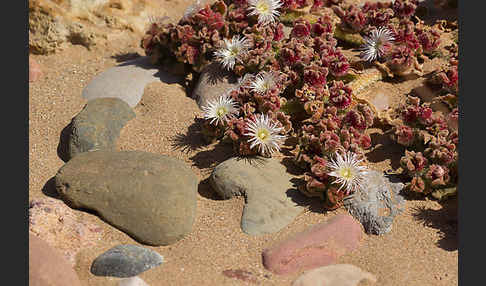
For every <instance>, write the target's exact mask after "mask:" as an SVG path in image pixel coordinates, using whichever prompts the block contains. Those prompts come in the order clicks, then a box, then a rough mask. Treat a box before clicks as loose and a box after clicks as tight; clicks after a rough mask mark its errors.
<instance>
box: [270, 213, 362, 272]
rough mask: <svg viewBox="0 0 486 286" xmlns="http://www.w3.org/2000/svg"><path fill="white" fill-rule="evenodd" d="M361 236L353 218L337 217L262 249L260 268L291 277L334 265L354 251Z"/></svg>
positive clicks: (348, 216)
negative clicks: (301, 271) (261, 264)
mask: <svg viewBox="0 0 486 286" xmlns="http://www.w3.org/2000/svg"><path fill="white" fill-rule="evenodd" d="M363 235H364V233H363V230H362V226H361V225H360V224H359V222H358V221H356V220H355V219H354V218H353V217H352V216H350V215H348V214H341V215H336V216H334V217H332V218H330V219H329V220H327V221H325V222H323V223H319V224H316V225H313V226H311V227H310V228H308V229H307V230H305V231H303V232H299V233H296V234H294V235H293V236H291V237H289V238H287V239H284V240H282V241H280V242H279V243H277V244H275V245H273V246H271V247H269V248H267V249H265V250H264V251H263V253H262V258H263V266H264V267H265V268H266V269H268V270H270V271H272V272H273V273H275V274H290V273H295V272H297V271H299V270H308V269H312V268H316V267H321V266H325V265H329V264H334V263H336V261H337V259H338V258H339V257H340V256H342V255H343V254H345V253H347V252H350V251H353V250H355V249H357V248H358V247H359V246H360V244H361V239H362V238H363Z"/></svg>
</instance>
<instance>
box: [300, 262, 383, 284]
mask: <svg viewBox="0 0 486 286" xmlns="http://www.w3.org/2000/svg"><path fill="white" fill-rule="evenodd" d="M364 283H368V284H366V285H372V284H374V283H376V277H375V276H374V275H373V274H371V273H369V272H366V271H363V270H362V269H361V268H359V267H357V266H354V265H351V264H335V265H329V266H323V267H319V268H315V269H312V270H309V271H307V272H304V273H303V274H302V275H300V276H299V277H298V278H297V279H296V280H295V281H294V282H292V286H322V285H335V286H361V285H363V284H364Z"/></svg>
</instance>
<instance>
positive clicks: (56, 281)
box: [29, 233, 81, 286]
mask: <svg viewBox="0 0 486 286" xmlns="http://www.w3.org/2000/svg"><path fill="white" fill-rule="evenodd" d="M29 285H32V286H65V285H70V286H81V282H80V281H79V278H78V275H77V274H76V272H75V271H74V269H72V268H71V265H70V264H69V262H68V261H67V260H66V259H65V258H64V257H63V255H62V254H61V253H60V252H59V251H57V249H55V248H53V247H52V246H50V245H49V244H48V243H47V242H45V241H43V240H42V239H40V238H38V237H37V236H35V235H33V234H32V233H29Z"/></svg>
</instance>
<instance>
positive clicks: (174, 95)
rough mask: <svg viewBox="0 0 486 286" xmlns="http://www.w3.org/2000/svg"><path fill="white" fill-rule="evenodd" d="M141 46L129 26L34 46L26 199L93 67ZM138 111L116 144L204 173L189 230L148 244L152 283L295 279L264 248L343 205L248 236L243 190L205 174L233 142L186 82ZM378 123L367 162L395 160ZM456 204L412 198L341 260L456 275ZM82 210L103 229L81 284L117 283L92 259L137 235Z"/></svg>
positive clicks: (38, 189)
mask: <svg viewBox="0 0 486 286" xmlns="http://www.w3.org/2000/svg"><path fill="white" fill-rule="evenodd" d="M122 39H123V40H122ZM136 53H138V54H140V55H144V53H143V50H141V48H140V47H139V37H138V36H137V35H131V34H127V35H125V36H124V37H120V39H119V40H118V42H117V40H114V41H113V42H112V44H111V45H109V46H101V47H95V48H94V49H93V50H91V51H88V50H87V49H86V48H84V47H82V46H76V45H75V46H70V47H68V48H67V49H65V50H64V51H61V52H58V53H56V54H53V55H47V56H40V55H33V56H32V57H33V58H34V59H35V60H36V61H37V62H38V63H39V64H40V65H41V67H42V69H43V76H42V78H40V79H39V80H38V81H36V82H33V83H30V84H29V200H31V199H34V198H42V197H46V190H45V186H46V185H47V182H48V181H49V180H50V179H51V178H52V177H53V176H55V174H56V172H57V170H58V169H59V168H60V167H61V166H63V164H64V162H63V161H62V160H61V159H60V158H59V157H58V155H57V151H56V150H57V146H58V143H59V136H60V133H61V130H62V129H63V128H64V127H65V126H66V125H68V124H69V122H70V121H71V119H72V118H73V117H74V116H75V115H76V114H77V113H78V112H79V111H81V109H82V108H83V106H84V105H85V104H86V100H85V99H83V98H82V97H81V93H82V89H83V88H84V86H86V84H87V83H88V82H89V80H90V79H91V78H92V77H93V76H95V75H96V74H98V73H100V72H102V71H104V70H106V69H107V68H109V67H111V66H114V65H117V64H119V63H120V62H121V61H123V59H126V58H127V56H123V55H128V56H129V55H133V54H136ZM418 86H421V79H416V80H411V81H404V82H397V81H393V82H380V83H377V84H376V85H374V86H373V87H372V88H371V89H370V90H372V91H373V92H375V91H376V92H383V93H385V94H387V95H388V96H390V97H391V98H392V99H393V100H392V102H396V101H397V99H399V98H403V96H404V95H405V94H407V93H409V92H410V91H411V90H412V89H414V88H416V87H418ZM134 111H135V113H136V118H134V119H133V120H131V121H130V122H128V124H127V125H126V126H125V127H124V128H123V129H122V131H121V134H120V138H119V140H118V149H119V150H142V151H147V152H154V153H159V154H166V155H170V156H174V157H177V158H180V159H182V160H184V161H185V162H187V163H188V164H189V165H191V166H192V169H193V170H194V172H195V173H196V174H197V175H198V177H199V178H200V180H201V183H200V186H199V190H198V192H199V195H198V201H197V217H196V221H195V223H194V227H193V231H192V233H191V234H189V235H188V236H187V237H185V238H184V239H182V240H181V241H179V242H177V243H175V244H173V245H170V246H164V247H151V246H145V247H147V248H150V249H153V250H155V251H157V252H158V253H160V254H161V255H162V256H164V258H165V262H164V263H163V264H162V265H160V266H158V267H155V268H153V269H150V270H148V271H146V272H144V273H142V274H140V275H139V276H140V277H141V278H142V279H144V280H145V281H146V282H147V283H148V284H149V285H152V286H156V285H252V284H250V283H248V282H243V281H241V280H238V279H234V278H228V277H225V276H224V275H223V274H222V271H224V270H227V269H243V270H246V271H250V272H252V273H253V274H254V276H255V277H256V278H257V279H258V281H259V282H258V285H290V283H291V282H292V281H293V280H295V279H296V278H297V276H298V275H300V274H301V273H296V274H293V275H288V276H278V275H274V274H272V273H271V272H269V271H267V270H265V269H264V268H263V266H262V263H261V252H262V250H263V249H264V248H266V247H268V246H271V245H272V244H273V243H274V242H276V241H278V240H280V239H284V238H285V237H286V236H288V235H290V234H292V233H295V232H299V231H302V230H304V229H305V228H307V227H309V226H311V225H313V224H315V223H319V222H322V221H325V220H327V219H329V218H330V217H332V216H334V215H336V214H337V213H340V212H343V210H338V211H335V212H328V213H325V212H323V210H322V209H320V208H319V207H313V208H309V210H307V211H306V212H304V213H303V214H301V215H300V216H298V217H297V218H296V219H295V221H294V222H292V223H291V224H290V225H288V226H287V227H286V228H284V229H282V230H281V231H279V232H278V233H275V234H270V235H264V236H258V237H253V236H248V235H246V234H244V233H243V232H242V231H241V229H240V225H239V224H240V217H241V212H242V209H243V205H244V201H243V198H235V199H230V200H220V199H218V198H217V197H216V196H215V195H214V193H213V191H212V190H211V188H210V187H209V185H208V183H207V180H206V179H207V178H208V176H209V174H210V172H211V170H212V168H213V167H214V166H215V165H217V164H218V163H220V162H222V161H224V160H225V159H227V158H229V157H230V156H231V155H232V152H231V150H230V149H227V148H224V147H221V146H214V145H210V146H204V144H203V143H202V141H201V139H200V137H199V136H198V127H197V125H196V124H195V123H194V117H195V116H196V115H200V114H201V112H200V111H199V109H198V108H197V105H196V103H195V101H194V100H193V99H191V98H190V97H188V96H187V94H186V92H185V90H184V87H183V86H182V85H181V84H167V83H163V82H155V83H152V84H149V85H147V87H146V89H145V93H144V96H143V98H142V101H141V102H140V103H139V104H138V105H137V106H136V107H135V108H134ZM371 132H372V133H374V134H373V135H372V140H373V144H377V145H376V147H375V149H373V150H371V151H370V153H369V159H370V167H371V168H375V169H379V170H388V169H390V168H392V167H393V168H396V167H397V166H398V160H399V158H400V156H401V150H400V148H396V147H393V146H392V145H391V144H392V142H391V141H390V140H389V139H387V137H386V136H384V135H382V134H381V133H382V132H381V131H380V130H379V129H372V130H371ZM399 152H400V153H399ZM43 189H44V191H43ZM316 203H318V202H316ZM450 204H451V206H450V207H448V206H446V207H443V206H442V205H440V204H439V203H437V202H436V201H432V200H428V199H420V198H407V201H406V210H405V212H404V213H403V214H401V215H400V216H398V217H397V218H396V219H395V222H394V224H393V229H392V231H391V232H390V233H388V234H385V235H383V236H374V235H370V236H368V235H366V236H365V239H364V241H363V244H362V246H361V247H360V248H359V249H358V250H357V251H355V252H353V253H349V254H347V255H345V256H343V257H341V258H340V259H339V261H338V262H339V263H350V264H354V265H356V266H358V267H360V268H362V269H363V270H366V271H369V272H371V273H373V274H374V275H376V277H377V278H378V282H377V284H376V285H385V286H388V285H396V286H400V285H404V286H405V285H407V286H410V285H457V284H458V250H457V221H456V218H457V217H456V215H455V214H453V212H455V211H456V208H455V205H456V204H455V203H454V202H451V203H450ZM76 213H77V215H79V217H80V218H81V219H83V220H86V221H89V222H93V223H96V224H98V225H100V226H101V227H102V228H103V239H102V240H101V241H99V243H98V244H97V245H96V247H93V248H91V249H85V250H82V251H81V252H80V253H79V254H78V255H77V257H76V265H75V267H74V268H75V271H76V272H77V274H78V275H79V277H80V279H81V281H82V282H83V283H84V285H93V286H94V285H103V286H105V285H107V286H109V285H116V284H117V281H118V280H119V279H117V278H110V277H97V276H94V275H92V274H91V273H90V271H89V269H90V266H91V262H92V261H93V260H94V259H95V258H96V257H97V256H98V255H99V254H101V253H102V252H104V251H106V250H108V249H109V248H111V247H113V246H116V245H118V244H124V243H130V244H139V243H138V242H136V241H135V240H133V239H132V238H131V237H129V236H128V235H126V234H124V233H123V232H121V231H119V230H117V229H116V228H114V227H111V226H110V225H109V224H107V223H105V222H103V221H102V220H101V219H99V218H98V217H97V216H95V215H93V214H89V213H86V212H82V211H77V210H76ZM65 243H66V244H69V243H70V242H69V241H66V242H65Z"/></svg>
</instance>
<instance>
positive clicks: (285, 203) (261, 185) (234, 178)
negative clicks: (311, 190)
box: [209, 157, 303, 235]
mask: <svg viewBox="0 0 486 286" xmlns="http://www.w3.org/2000/svg"><path fill="white" fill-rule="evenodd" d="M291 179H292V176H291V175H290V174H288V173H287V172H286V169H285V167H284V166H283V165H282V164H280V162H279V161H278V160H277V159H275V158H261V157H256V158H254V159H241V158H231V159H229V160H226V161H224V162H222V163H221V164H219V165H218V166H216V167H215V168H214V170H213V172H212V173H211V175H210V177H209V182H210V184H211V186H212V187H213V189H214V190H215V191H216V192H217V193H218V194H219V195H220V196H221V197H222V198H224V199H229V198H232V197H234V196H239V195H241V196H245V198H246V200H245V207H244V209H243V215H242V218H241V229H242V230H243V232H245V233H246V234H250V235H263V234H267V233H275V232H277V231H279V230H280V229H282V228H283V227H285V226H287V225H288V224H289V223H291V222H292V221H293V220H294V218H295V217H296V216H297V215H299V214H300V213H301V212H302V211H303V207H302V206H299V205H298V204H297V203H296V202H295V201H294V199H297V198H298V197H299V196H300V195H301V194H300V193H299V191H297V189H295V188H294V186H293V184H292V182H291Z"/></svg>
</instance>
